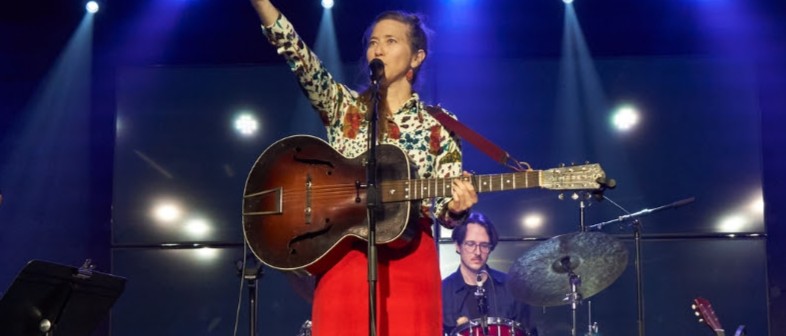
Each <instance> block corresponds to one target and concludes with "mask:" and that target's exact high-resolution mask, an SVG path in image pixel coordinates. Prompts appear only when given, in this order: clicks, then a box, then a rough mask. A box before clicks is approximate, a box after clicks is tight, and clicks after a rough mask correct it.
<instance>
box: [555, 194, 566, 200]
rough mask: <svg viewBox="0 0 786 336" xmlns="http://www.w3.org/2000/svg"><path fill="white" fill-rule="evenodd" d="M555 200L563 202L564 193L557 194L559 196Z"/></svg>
mask: <svg viewBox="0 0 786 336" xmlns="http://www.w3.org/2000/svg"><path fill="white" fill-rule="evenodd" d="M557 199H558V200H560V201H564V200H565V193H559V195H557Z"/></svg>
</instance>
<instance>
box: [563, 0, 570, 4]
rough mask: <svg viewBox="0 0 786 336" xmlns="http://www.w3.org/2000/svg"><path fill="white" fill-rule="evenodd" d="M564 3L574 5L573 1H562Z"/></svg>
mask: <svg viewBox="0 0 786 336" xmlns="http://www.w3.org/2000/svg"><path fill="white" fill-rule="evenodd" d="M562 2H564V3H566V4H568V5H569V4H572V3H573V0H562Z"/></svg>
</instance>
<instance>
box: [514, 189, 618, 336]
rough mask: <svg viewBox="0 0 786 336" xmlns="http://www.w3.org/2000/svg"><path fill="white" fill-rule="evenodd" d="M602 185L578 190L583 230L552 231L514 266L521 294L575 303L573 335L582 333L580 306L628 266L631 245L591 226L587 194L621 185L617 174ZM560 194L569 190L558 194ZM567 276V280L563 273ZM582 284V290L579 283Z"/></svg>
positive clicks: (539, 302) (544, 302) (531, 299)
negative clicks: (587, 218)
mask: <svg viewBox="0 0 786 336" xmlns="http://www.w3.org/2000/svg"><path fill="white" fill-rule="evenodd" d="M597 182H598V183H600V184H601V186H602V188H601V189H600V190H599V191H593V192H592V193H589V192H574V193H573V194H572V195H571V199H572V200H574V201H578V202H579V232H577V233H569V234H564V235H560V236H556V237H553V238H551V239H549V240H546V241H544V242H541V243H540V244H538V245H536V246H534V247H533V248H530V249H529V250H527V251H525V252H524V255H522V256H521V257H520V258H519V259H518V260H517V261H516V262H515V263H513V265H512V266H511V268H510V271H509V272H508V276H509V281H508V289H509V290H510V292H511V293H512V294H513V296H514V297H516V298H517V299H518V300H521V301H524V302H526V303H529V304H530V305H533V306H544V307H545V306H557V305H562V304H566V303H567V304H570V306H571V321H572V328H571V335H572V336H576V335H577V320H578V319H577V308H578V305H579V304H580V303H581V300H582V299H585V298H589V297H591V296H592V295H595V294H597V293H598V292H600V291H601V290H603V289H605V288H606V287H608V286H609V285H611V284H612V283H613V282H614V281H615V280H616V279H617V278H618V277H619V276H620V275H622V272H623V271H624V270H625V267H626V265H627V263H628V251H627V250H626V249H625V248H624V246H622V243H620V242H619V241H617V240H616V239H614V238H612V237H610V236H608V235H606V234H604V233H600V232H587V227H586V225H585V222H584V216H585V208H586V204H585V200H589V199H592V198H594V199H596V200H601V199H603V197H604V196H603V191H604V190H605V189H611V188H614V187H615V186H616V181H614V180H613V179H608V180H606V179H605V178H604V179H602V180H601V179H600V178H599V179H598V181H597ZM558 198H559V199H560V200H562V199H564V198H565V197H564V195H563V194H560V195H559V196H558ZM564 276H567V277H568V281H567V283H566V282H564V278H563V280H561V279H560V278H561V277H564ZM579 288H581V290H580V289H579Z"/></svg>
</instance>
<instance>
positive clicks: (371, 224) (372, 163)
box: [365, 72, 380, 336]
mask: <svg viewBox="0 0 786 336" xmlns="http://www.w3.org/2000/svg"><path fill="white" fill-rule="evenodd" d="M373 77H377V76H374V73H373V72H372V81H371V104H372V106H371V108H372V111H371V115H370V116H369V117H370V118H369V125H368V127H369V132H368V143H369V145H368V159H367V160H368V164H367V165H366V179H367V181H366V185H365V188H366V202H367V207H368V304H369V306H368V315H369V316H368V326H369V333H368V334H369V335H371V336H375V335H376V333H377V328H376V325H377V312H376V309H377V208H378V207H379V205H380V204H379V200H380V198H379V192H378V190H377V123H378V120H379V79H378V78H373Z"/></svg>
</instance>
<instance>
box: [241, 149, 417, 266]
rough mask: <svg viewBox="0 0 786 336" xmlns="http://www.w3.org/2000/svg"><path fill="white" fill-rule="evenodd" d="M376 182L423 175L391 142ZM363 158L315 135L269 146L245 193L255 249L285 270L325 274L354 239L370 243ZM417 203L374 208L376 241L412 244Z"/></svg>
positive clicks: (381, 152) (249, 238) (248, 236)
mask: <svg viewBox="0 0 786 336" xmlns="http://www.w3.org/2000/svg"><path fill="white" fill-rule="evenodd" d="M377 153H378V155H377V157H378V164H377V167H378V181H383V180H408V179H412V178H416V177H417V176H415V175H416V174H417V173H416V171H415V170H414V169H412V167H411V166H410V161H409V157H408V156H407V155H406V153H404V152H403V151H402V150H401V149H399V148H398V147H396V146H393V145H387V144H385V145H379V146H378V147H377ZM364 162H365V157H364V156H359V157H356V158H347V157H344V156H343V155H341V154H340V153H338V152H337V151H335V150H334V149H333V148H332V147H330V145H329V144H328V143H327V142H325V141H323V140H322V139H319V138H317V137H313V136H307V135H295V136H290V137H287V138H284V139H281V140H279V141H277V142H275V143H274V144H272V145H270V147H268V148H267V149H266V150H265V151H264V152H263V153H262V154H261V155H260V156H259V158H258V159H257V161H256V163H255V164H254V166H253V168H252V169H251V172H250V173H249V175H248V178H247V180H246V185H245V190H244V192H243V233H244V235H245V240H246V242H247V243H248V246H249V247H250V248H251V251H252V252H253V253H254V255H256V257H257V258H258V259H259V260H260V261H262V262H263V263H264V264H266V265H268V266H270V267H272V268H275V269H279V270H286V271H301V270H305V271H308V272H309V273H312V274H319V273H322V272H324V271H325V270H327V268H329V267H330V266H331V265H332V264H333V263H335V262H336V261H337V260H338V259H339V258H341V256H342V255H343V254H344V253H346V252H347V249H348V248H349V247H350V245H351V244H352V243H353V242H357V241H358V240H367V239H368V212H367V197H366V195H367V193H366V189H363V188H360V187H359V184H365V183H366V167H365V165H364ZM419 206H420V201H419V200H407V201H402V202H388V203H382V205H381V206H380V207H379V208H378V210H377V211H375V215H376V218H377V230H376V232H377V237H376V238H377V239H376V242H377V243H378V244H393V246H396V245H398V244H400V245H404V244H406V243H407V242H408V241H409V240H411V238H412V237H413V235H414V234H415V232H416V228H414V227H409V223H412V222H414V220H415V219H416V218H417V216H418V212H419V211H420V207H419Z"/></svg>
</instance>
